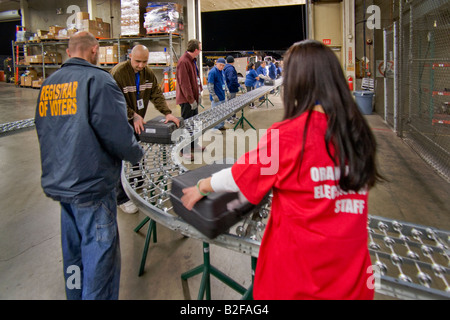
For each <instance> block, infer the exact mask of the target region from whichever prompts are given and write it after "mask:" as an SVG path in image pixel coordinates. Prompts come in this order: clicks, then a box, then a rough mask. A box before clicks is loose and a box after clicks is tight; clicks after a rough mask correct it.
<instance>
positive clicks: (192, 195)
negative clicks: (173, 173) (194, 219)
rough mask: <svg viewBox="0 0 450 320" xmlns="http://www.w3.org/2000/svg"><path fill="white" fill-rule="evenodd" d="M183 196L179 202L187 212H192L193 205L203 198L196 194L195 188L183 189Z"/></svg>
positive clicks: (198, 193)
mask: <svg viewBox="0 0 450 320" xmlns="http://www.w3.org/2000/svg"><path fill="white" fill-rule="evenodd" d="M183 194H184V195H183V196H182V197H181V202H182V203H183V205H184V206H185V207H186V209H188V210H192V208H193V207H194V205H195V204H196V203H197V202H198V201H200V200H201V199H202V198H203V196H202V195H201V194H200V192H198V189H197V186H193V187H189V188H185V189H183Z"/></svg>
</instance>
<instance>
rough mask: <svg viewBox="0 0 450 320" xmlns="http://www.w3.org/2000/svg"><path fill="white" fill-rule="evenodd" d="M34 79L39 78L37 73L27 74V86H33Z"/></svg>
mask: <svg viewBox="0 0 450 320" xmlns="http://www.w3.org/2000/svg"><path fill="white" fill-rule="evenodd" d="M21 80H22V79H21ZM34 80H37V76H35V75H27V76H25V87H31V86H32V85H33V81H34Z"/></svg>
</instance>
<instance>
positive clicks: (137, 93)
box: [136, 72, 141, 100]
mask: <svg viewBox="0 0 450 320" xmlns="http://www.w3.org/2000/svg"><path fill="white" fill-rule="evenodd" d="M140 82H141V75H140V74H139V72H138V73H136V95H137V98H136V99H137V100H139V85H140Z"/></svg>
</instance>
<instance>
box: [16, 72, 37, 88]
mask: <svg viewBox="0 0 450 320" xmlns="http://www.w3.org/2000/svg"><path fill="white" fill-rule="evenodd" d="M38 79H39V76H38V73H37V71H36V70H34V69H29V70H28V71H26V73H25V74H23V75H22V76H21V77H20V85H21V86H22V87H31V86H32V85H33V81H35V80H38Z"/></svg>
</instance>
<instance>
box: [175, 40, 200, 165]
mask: <svg viewBox="0 0 450 320" xmlns="http://www.w3.org/2000/svg"><path fill="white" fill-rule="evenodd" d="M186 49H187V50H186V52H185V53H184V54H183V55H182V56H181V57H180V59H179V60H178V64H177V73H176V80H177V90H176V103H177V104H179V105H180V107H181V117H183V119H189V118H191V117H193V116H195V115H197V114H198V106H199V105H201V103H202V96H201V92H202V91H203V86H202V80H201V79H200V72H199V69H198V65H197V57H198V55H199V54H200V52H201V51H202V43H201V42H200V41H199V40H197V39H191V40H189V41H188V44H187V48H186ZM204 149H205V148H204V147H201V146H200V145H199V144H198V142H197V141H193V142H192V144H191V152H190V153H187V152H183V157H184V158H187V159H191V160H193V154H192V152H193V151H203V150H204Z"/></svg>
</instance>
